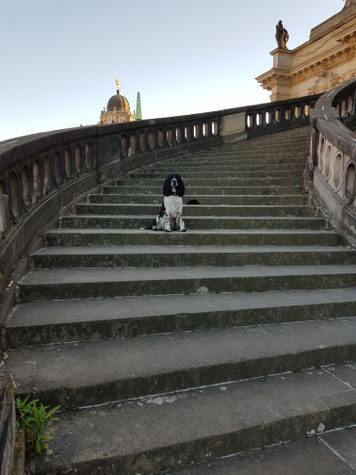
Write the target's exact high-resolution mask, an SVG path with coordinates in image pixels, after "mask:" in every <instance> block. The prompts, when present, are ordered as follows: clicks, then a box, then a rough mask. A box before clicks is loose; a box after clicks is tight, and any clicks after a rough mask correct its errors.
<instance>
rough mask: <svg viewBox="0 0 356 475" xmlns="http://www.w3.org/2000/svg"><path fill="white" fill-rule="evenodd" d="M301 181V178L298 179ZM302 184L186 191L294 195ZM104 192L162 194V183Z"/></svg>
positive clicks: (202, 187)
mask: <svg viewBox="0 0 356 475" xmlns="http://www.w3.org/2000/svg"><path fill="white" fill-rule="evenodd" d="M300 181H301V180H300ZM302 190H303V188H302V184H301V183H300V185H289V186H286V185H281V186H278V185H264V186H263V185H262V184H261V185H260V186H254V185H253V184H251V185H250V186H247V185H246V186H228V185H226V186H211V185H207V186H195V185H194V186H193V185H189V188H188V187H187V191H188V192H189V194H191V195H193V194H197V195H198V194H208V193H209V194H212V195H236V194H239V195H288V194H290V195H295V194H296V193H302ZM103 192H104V193H109V194H113V193H121V194H126V193H128V194H130V195H131V194H132V193H135V194H137V195H139V194H156V195H157V194H161V196H162V183H161V185H151V184H149V183H147V182H145V183H142V185H140V186H138V185H136V186H135V185H134V184H132V185H131V186H130V185H129V184H127V185H120V186H104V187H103Z"/></svg>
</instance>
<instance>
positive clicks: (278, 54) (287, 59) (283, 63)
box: [270, 48, 293, 101]
mask: <svg viewBox="0 0 356 475" xmlns="http://www.w3.org/2000/svg"><path fill="white" fill-rule="evenodd" d="M270 54H271V55H272V56H273V68H272V71H273V73H274V80H273V83H272V84H271V101H283V100H285V99H290V98H291V92H290V77H289V73H290V69H291V66H292V55H293V53H292V51H290V50H288V49H284V48H276V49H275V50H273V51H271V53H270Z"/></svg>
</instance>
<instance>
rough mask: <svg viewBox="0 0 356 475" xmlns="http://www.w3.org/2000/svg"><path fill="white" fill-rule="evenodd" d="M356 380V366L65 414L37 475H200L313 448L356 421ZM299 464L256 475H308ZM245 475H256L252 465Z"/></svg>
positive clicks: (321, 464)
mask: <svg viewBox="0 0 356 475" xmlns="http://www.w3.org/2000/svg"><path fill="white" fill-rule="evenodd" d="M355 373H356V370H355V368H354V367H353V366H352V365H340V366H329V367H323V368H321V369H316V370H309V371H302V372H299V373H296V374H285V375H275V376H269V377H267V378H263V379H254V380H250V381H241V382H236V383H231V384H221V385H217V386H210V387H204V388H200V389H199V388H197V389H195V390H193V391H186V392H181V393H175V394H165V395H156V396H151V397H147V398H142V399H138V400H135V401H127V402H117V403H113V404H111V405H108V406H104V407H94V408H86V409H82V410H79V411H74V412H72V413H68V414H62V415H61V416H60V420H59V421H58V422H56V424H55V426H54V432H53V435H54V440H53V441H51V453H50V454H49V455H47V456H46V457H43V458H41V459H39V460H37V461H36V462H35V464H36V466H35V472H36V474H39V475H40V474H42V475H44V474H46V475H47V474H50V473H65V472H68V471H69V470H71V469H72V470H75V473H77V474H78V475H87V474H89V473H95V474H98V475H116V474H118V473H120V475H121V474H122V475H131V474H134V473H135V474H138V473H142V474H148V473H158V472H162V471H168V473H175V474H177V473H178V470H179V469H177V467H182V468H184V467H185V466H188V467H189V466H190V468H187V472H186V473H187V474H193V473H196V472H195V471H193V464H196V463H201V462H206V463H207V462H212V461H214V460H215V459H217V458H219V457H224V456H227V455H230V454H236V453H239V452H243V451H247V450H251V449H256V448H260V447H265V446H271V445H274V444H278V443H280V442H281V441H289V440H292V439H293V440H294V439H297V438H300V439H304V440H305V437H306V435H307V434H310V433H312V434H319V435H320V434H321V433H322V432H323V431H324V430H330V429H336V428H339V427H345V426H347V425H350V422H351V421H353V420H354V413H355V410H356V402H355V390H354V389H350V382H351V384H352V386H353V388H354V387H355V386H356V376H355ZM316 440H317V439H316V438H315V439H314V438H313V439H312V440H311V442H310V443H313V441H316ZM326 440H327V441H328V440H329V439H328V438H326ZM269 450H271V449H269ZM254 453H255V454H256V452H254ZM294 454H295V451H294V452H293V455H294ZM314 455H315V454H314ZM291 458H292V456H291V452H290V451H289V454H288V461H287V463H286V469H287V470H286V471H285V472H284V471H281V470H283V467H281V466H278V465H277V471H274V470H272V471H260V468H261V466H260V465H258V467H256V471H252V472H251V475H252V474H253V475H255V474H257V473H265V474H267V473H268V474H272V473H273V474H276V473H280V474H282V473H295V474H297V473H300V474H301V473H302V472H301V471H299V470H298V468H300V464H301V462H302V461H303V454H301V453H300V451H299V450H297V462H295V463H294V464H293V462H292V461H291V460H290V459H291ZM267 459H268V458H267ZM269 460H270V459H269ZM327 461H328V459H327V458H325V459H321V460H319V461H318V462H319V463H318V468H319V469H321V470H322V467H325V464H326V463H327ZM220 463H221V462H220ZM275 466H276V465H275ZM295 466H297V471H293V467H295ZM333 466H335V464H331V463H329V464H328V468H331V467H333ZM338 466H339V465H338ZM305 468H306V469H307V471H304V472H303V473H304V474H306V473H311V472H310V471H308V469H309V466H307V467H305ZM262 470H263V469H262ZM278 470H279V471H278ZM303 470H304V469H303ZM199 473H204V474H206V473H210V472H207V471H202V472H199ZM212 473H213V474H214V475H217V474H219V475H220V474H223V473H224V475H225V474H226V475H227V474H229V475H230V474H231V475H232V474H237V473H240V472H239V471H234V470H233V471H230V472H222V471H216V472H214V471H213V472H212ZM241 473H249V472H246V471H245V464H244V465H243V470H242V471H241ZM313 473H314V472H313ZM315 473H320V474H321V473H323V474H326V473H327V472H323V471H320V470H319V471H316V472H315ZM329 473H330V472H329ZM336 473H338V474H340V475H341V474H345V475H349V474H350V470H348V467H344V469H343V471H340V472H333V474H336Z"/></svg>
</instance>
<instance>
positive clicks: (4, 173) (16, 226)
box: [0, 96, 318, 323]
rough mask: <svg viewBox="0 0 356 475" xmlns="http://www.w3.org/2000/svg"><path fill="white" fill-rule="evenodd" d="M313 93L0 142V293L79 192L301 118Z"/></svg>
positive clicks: (293, 123) (294, 123)
mask: <svg viewBox="0 0 356 475" xmlns="http://www.w3.org/2000/svg"><path fill="white" fill-rule="evenodd" d="M317 97H318V96H308V97H304V98H299V99H294V100H288V101H277V102H274V103H267V104H260V105H257V106H247V107H240V108H233V109H225V110H221V111H214V112H209V113H202V114H194V115H187V116H180V117H170V118H164V119H155V120H142V121H137V122H129V123H123V124H111V125H104V126H103V125H95V126H88V127H78V128H74V129H66V130H57V131H53V132H46V133H40V134H35V135H30V136H25V137H19V138H14V139H11V140H8V141H5V142H1V143H0V292H1V289H2V288H3V286H4V284H5V281H6V279H8V278H9V276H10V274H11V271H12V270H13V268H14V266H15V263H16V261H17V259H18V258H19V257H20V256H21V254H23V253H24V251H25V249H26V245H27V244H28V243H29V242H30V241H31V240H32V239H33V237H34V236H35V235H36V233H38V231H39V230H40V229H43V228H44V225H45V224H46V223H48V222H49V221H50V219H53V218H55V217H56V216H57V215H58V213H59V212H60V209H61V208H62V207H63V206H65V205H67V204H68V203H69V202H70V201H72V200H73V199H75V198H76V197H77V196H80V195H82V194H84V193H86V192H88V191H90V190H92V189H95V188H96V187H98V186H100V185H101V184H103V183H104V182H105V181H108V180H110V179H111V178H114V177H117V176H118V174H120V173H123V172H126V171H129V170H132V169H134V168H137V167H140V166H143V165H145V164H147V163H154V162H155V161H157V160H161V159H162V158H164V157H168V156H173V155H175V154H182V153H185V152H187V151H194V150H199V149H203V148H206V147H212V146H216V145H219V144H220V143H222V141H225V140H226V141H229V140H241V139H246V138H249V137H252V136H255V135H261V134H266V133H274V132H276V131H279V130H285V129H288V128H294V127H298V126H302V125H307V123H308V121H309V114H310V110H311V108H312V107H313V106H314V103H315V101H316V99H317ZM0 313H1V312H0ZM0 323H1V318H0Z"/></svg>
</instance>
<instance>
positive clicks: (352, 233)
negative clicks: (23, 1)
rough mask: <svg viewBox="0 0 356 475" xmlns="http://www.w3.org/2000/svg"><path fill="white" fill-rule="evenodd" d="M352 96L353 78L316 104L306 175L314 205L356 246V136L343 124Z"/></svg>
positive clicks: (348, 117)
mask: <svg viewBox="0 0 356 475" xmlns="http://www.w3.org/2000/svg"><path fill="white" fill-rule="evenodd" d="M355 95H356V79H351V80H350V81H347V82H345V83H344V84H342V85H340V86H338V87H336V88H335V89H332V90H331V91H329V92H327V93H325V94H324V95H323V96H322V97H321V98H320V99H319V101H318V102H317V103H316V105H315V108H314V110H313V112H312V115H311V124H312V127H313V130H312V138H311V154H310V159H309V162H308V164H307V173H306V178H307V184H308V185H309V190H310V192H311V194H312V196H313V198H314V200H315V201H316V204H317V206H319V207H320V208H321V209H322V210H323V212H324V213H325V214H326V215H327V216H328V217H329V219H330V221H331V223H332V224H333V225H334V227H335V228H336V229H338V230H339V231H340V232H342V233H343V234H344V236H345V238H346V240H347V241H348V242H349V243H350V244H352V245H355V244H356V203H355V192H356V133H355V132H353V131H352V130H351V129H350V128H348V127H347V126H346V124H347V123H349V121H350V120H351V119H352V118H355V112H356V109H355V108H356V103H355V102H356V101H355ZM343 122H345V123H343Z"/></svg>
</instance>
